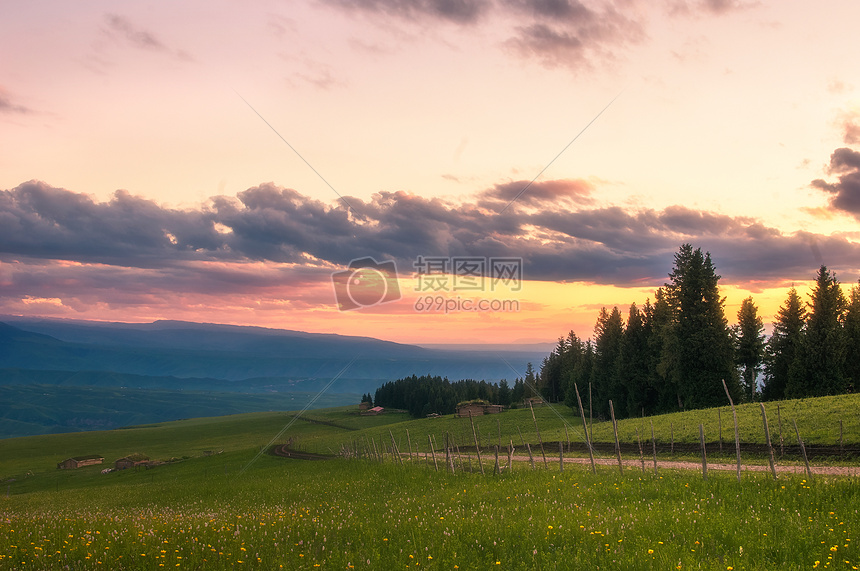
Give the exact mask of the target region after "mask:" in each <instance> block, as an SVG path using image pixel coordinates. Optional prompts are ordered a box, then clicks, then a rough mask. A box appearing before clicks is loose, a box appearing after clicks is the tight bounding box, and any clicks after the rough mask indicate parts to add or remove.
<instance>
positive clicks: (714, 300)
mask: <svg viewBox="0 0 860 571" xmlns="http://www.w3.org/2000/svg"><path fill="white" fill-rule="evenodd" d="M669 278H670V282H669V283H667V284H665V289H666V301H667V303H668V304H669V306H670V307H671V309H672V315H673V327H672V329H671V337H672V339H671V341H672V342H671V343H670V344H668V345H664V348H663V349H664V351H669V352H671V353H673V354H670V355H666V356H665V359H664V360H665V362H666V363H669V364H671V367H669V368H668V371H669V372H670V374H671V376H672V377H673V378H672V380H673V382H674V383H675V385H676V386H677V389H678V393H679V397H680V400H681V403H682V407H683V408H687V409H694V408H706V407H713V406H721V405H723V404H725V402H726V395H725V392H724V391H723V385H722V380H725V382H726V384H727V386H728V387H729V392H730V393H731V394H732V398H733V399H737V400H740V398H739V397H740V396H741V391H740V384H739V382H738V377H737V370H736V369H735V366H734V347H733V343H732V336H731V332H730V330H729V325H728V321H727V320H726V316H725V313H724V310H723V306H724V304H725V299H724V298H722V297H720V291H719V287H718V282H719V280H720V276H718V275H717V274H716V271H715V269H714V265H713V263H712V262H711V255H710V253H706V254H703V253H702V250H701V249H699V248H697V249H695V250H693V247H692V246H691V245H690V244H684V245H683V246H681V248H680V250H679V251H678V253H677V254H675V267H674V269H673V270H672V272H671V273H670V274H669Z"/></svg>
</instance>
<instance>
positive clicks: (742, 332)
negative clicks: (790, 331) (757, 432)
mask: <svg viewBox="0 0 860 571" xmlns="http://www.w3.org/2000/svg"><path fill="white" fill-rule="evenodd" d="M735 342H736V345H735V363H736V364H737V366H738V367H740V369H741V387H742V388H743V391H744V400H746V401H748V402H752V401H754V400H755V398H756V394H757V392H758V391H757V390H756V389H757V387H756V377H757V376H758V373H759V371H760V370H761V364H762V360H763V359H764V347H765V345H764V323H763V322H762V320H761V317H759V316H758V308H757V307H756V305H755V303H754V302H753V298H752V296H750V297H748V298H746V299H745V300H743V302H742V303H741V308H740V309H739V310H738V325H737V327H736V328H735Z"/></svg>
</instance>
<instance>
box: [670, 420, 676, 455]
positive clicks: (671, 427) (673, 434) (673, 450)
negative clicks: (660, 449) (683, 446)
mask: <svg viewBox="0 0 860 571" xmlns="http://www.w3.org/2000/svg"><path fill="white" fill-rule="evenodd" d="M669 437H670V438H671V439H672V447H671V448H669V453H671V454H672V455H674V454H675V423H674V422H670V423H669Z"/></svg>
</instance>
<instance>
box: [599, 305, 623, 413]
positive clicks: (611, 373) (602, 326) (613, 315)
mask: <svg viewBox="0 0 860 571" xmlns="http://www.w3.org/2000/svg"><path fill="white" fill-rule="evenodd" d="M623 334H624V322H623V320H622V319H621V312H620V311H618V308H617V307H613V308H612V311H611V312H608V311H606V308H605V307H604V308H602V309H601V310H600V315H599V316H598V318H597V323H596V324H595V326H594V365H593V367H592V370H591V382H592V383H593V385H594V411H595V413H596V414H598V415H602V416H603V417H604V418H607V417H608V416H609V401H610V400H612V402H613V406H614V408H615V415H616V417H620V418H624V417H625V416H627V393H626V391H625V389H624V385H623V384H622V383H621V378H620V376H619V371H618V365H619V356H620V354H621V339H622V336H623Z"/></svg>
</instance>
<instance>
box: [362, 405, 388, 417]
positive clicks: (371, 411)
mask: <svg viewBox="0 0 860 571" xmlns="http://www.w3.org/2000/svg"><path fill="white" fill-rule="evenodd" d="M383 412H385V409H384V408H382V407H381V406H375V407H373V408H371V409H368V410H366V411H364V412H362V413H361V414H362V415H364V416H376V415H377V414H382V413H383Z"/></svg>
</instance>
